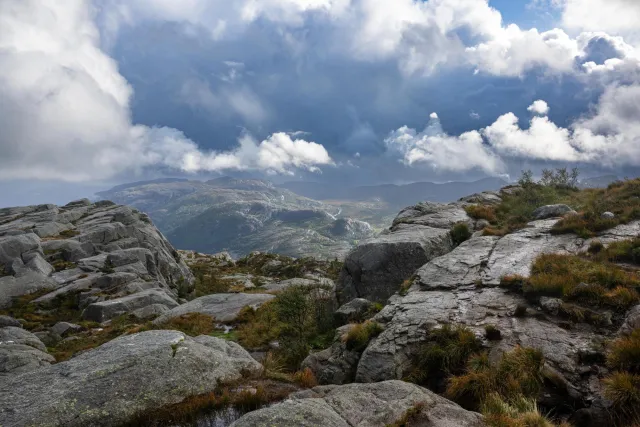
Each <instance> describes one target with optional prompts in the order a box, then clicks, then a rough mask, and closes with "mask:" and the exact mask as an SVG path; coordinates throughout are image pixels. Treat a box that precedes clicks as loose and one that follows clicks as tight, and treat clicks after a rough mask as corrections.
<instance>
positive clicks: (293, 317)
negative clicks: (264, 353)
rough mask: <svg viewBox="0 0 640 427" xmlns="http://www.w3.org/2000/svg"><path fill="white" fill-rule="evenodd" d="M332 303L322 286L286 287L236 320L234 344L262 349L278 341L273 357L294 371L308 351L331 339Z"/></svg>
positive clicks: (244, 311)
mask: <svg viewBox="0 0 640 427" xmlns="http://www.w3.org/2000/svg"><path fill="white" fill-rule="evenodd" d="M333 311H334V303H333V302H332V300H331V298H330V297H329V296H328V295H327V293H326V290H325V289H323V288H322V287H316V288H309V287H302V286H293V287H290V288H288V289H286V290H284V291H282V292H281V293H279V294H278V295H276V297H275V298H274V299H273V300H272V301H269V302H268V303H266V304H263V305H262V306H261V307H259V308H258V309H257V310H253V309H252V308H246V309H244V310H243V311H242V312H241V314H240V316H239V318H238V341H239V342H240V344H241V345H242V346H243V347H245V348H264V347H267V346H268V345H269V343H270V342H272V341H278V343H279V349H278V350H277V351H276V353H277V355H278V356H279V357H281V358H282V359H283V361H284V363H285V364H286V365H287V367H289V368H290V369H293V370H295V369H296V368H297V367H298V365H299V364H300V362H301V361H302V360H303V359H304V358H305V357H306V356H307V355H308V354H309V350H310V349H312V348H325V347H327V346H328V345H329V344H330V343H331V341H332V340H333V336H334V333H335V329H334V327H333Z"/></svg>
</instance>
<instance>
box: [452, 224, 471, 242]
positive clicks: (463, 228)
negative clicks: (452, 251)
mask: <svg viewBox="0 0 640 427" xmlns="http://www.w3.org/2000/svg"><path fill="white" fill-rule="evenodd" d="M449 234H451V240H453V244H454V245H455V246H458V245H460V244H461V243H462V242H464V241H466V240H469V238H470V237H471V231H470V230H469V225H468V224H467V223H466V222H459V223H457V224H456V225H454V226H453V227H452V228H451V231H450V232H449Z"/></svg>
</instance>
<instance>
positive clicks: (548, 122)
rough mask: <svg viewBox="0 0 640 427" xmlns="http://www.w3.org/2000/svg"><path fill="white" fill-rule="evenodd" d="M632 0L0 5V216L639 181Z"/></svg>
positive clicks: (639, 111)
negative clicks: (287, 184) (268, 183)
mask: <svg viewBox="0 0 640 427" xmlns="http://www.w3.org/2000/svg"><path fill="white" fill-rule="evenodd" d="M638 22H640V2H637V1H635V0H490V1H488V2H487V1H486V0H427V1H422V0H394V1H388V0H181V1H180V2H177V1H175V0H66V1H64V2H62V1H59V0H0V129H2V132H0V206H9V205H18V204H25V203H45V202H57V203H60V202H63V201H68V200H70V199H72V198H75V197H80V196H86V195H91V194H93V193H94V192H95V191H97V190H100V189H106V188H109V187H110V186H112V185H115V184H119V183H124V182H130V181H139V180H143V179H154V178H160V177H167V176H171V177H187V178H192V179H210V178H212V177H216V176H220V175H233V176H242V177H255V178H266V179H270V180H272V181H275V182H283V181H290V180H307V181H319V182H326V183H327V185H345V184H347V185H369V184H380V183H407V182H415V181H436V182H443V181H450V180H474V179H479V178H483V177H487V176H499V177H504V178H505V179H507V180H509V179H514V178H517V176H518V175H519V174H520V171H521V170H523V169H532V170H534V172H535V171H540V170H541V169H542V168H548V167H564V166H567V167H574V166H576V167H579V168H580V169H581V170H582V173H583V175H585V176H597V175H604V174H611V173H613V174H617V175H619V176H635V175H637V174H638V173H637V171H638V167H639V166H640V25H639V24H638Z"/></svg>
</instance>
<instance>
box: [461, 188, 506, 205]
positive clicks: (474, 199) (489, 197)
mask: <svg viewBox="0 0 640 427" xmlns="http://www.w3.org/2000/svg"><path fill="white" fill-rule="evenodd" d="M460 201H461V202H464V203H474V204H480V205H498V204H500V203H501V202H502V198H501V197H500V196H499V195H498V194H497V193H496V192H493V191H483V192H482V193H476V194H472V195H470V196H466V197H463V198H461V199H460Z"/></svg>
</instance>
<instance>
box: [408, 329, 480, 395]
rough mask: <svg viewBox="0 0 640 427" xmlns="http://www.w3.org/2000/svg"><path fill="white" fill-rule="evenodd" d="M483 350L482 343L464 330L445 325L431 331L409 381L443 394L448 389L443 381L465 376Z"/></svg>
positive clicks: (421, 348)
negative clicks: (468, 366)
mask: <svg viewBox="0 0 640 427" xmlns="http://www.w3.org/2000/svg"><path fill="white" fill-rule="evenodd" d="M481 348H482V342H481V341H480V340H479V339H478V338H477V337H476V336H475V334H474V333H473V332H472V331H471V330H469V329H467V328H465V327H463V326H456V327H452V326H451V325H444V326H442V327H441V328H439V329H432V330H431V331H429V334H428V336H427V340H426V342H425V343H424V344H423V345H422V346H421V347H420V349H419V351H418V353H417V356H416V357H415V359H414V368H413V370H412V371H411V373H410V374H409V377H408V379H409V381H412V382H415V383H418V384H421V385H426V386H427V387H429V388H430V389H432V390H434V391H441V390H442V389H444V388H445V384H444V380H445V379H446V378H447V377H449V376H450V375H457V374H460V373H462V372H464V368H465V364H466V362H467V360H468V359H469V357H470V356H471V355H473V354H474V353H477V352H479V351H480V349H481Z"/></svg>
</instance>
